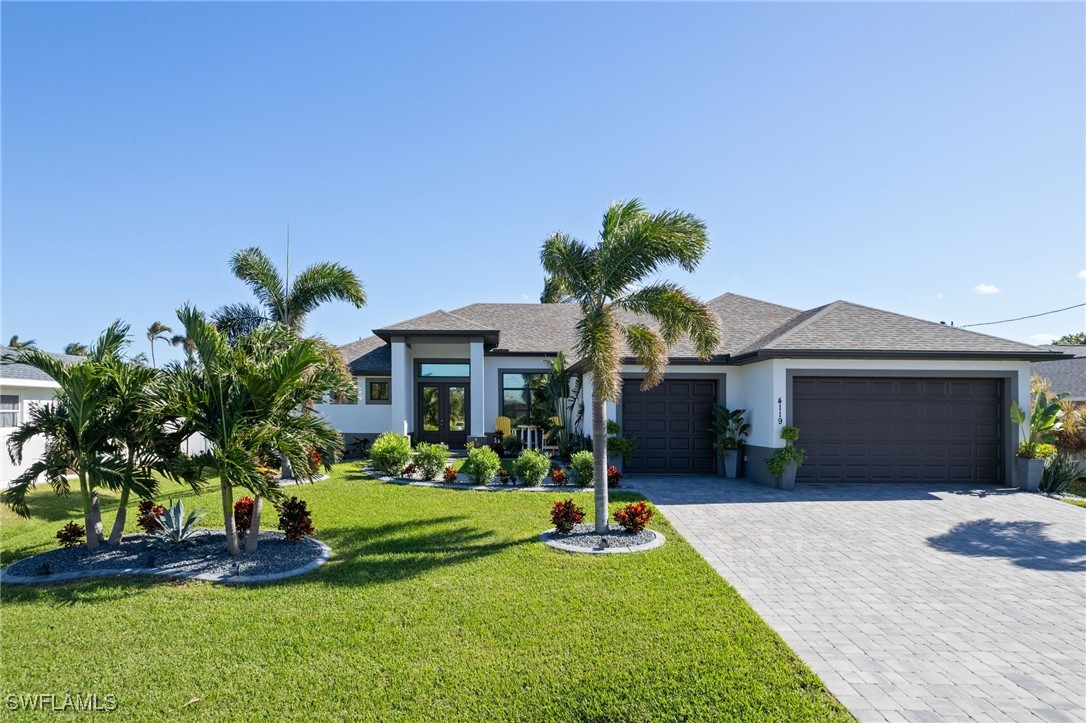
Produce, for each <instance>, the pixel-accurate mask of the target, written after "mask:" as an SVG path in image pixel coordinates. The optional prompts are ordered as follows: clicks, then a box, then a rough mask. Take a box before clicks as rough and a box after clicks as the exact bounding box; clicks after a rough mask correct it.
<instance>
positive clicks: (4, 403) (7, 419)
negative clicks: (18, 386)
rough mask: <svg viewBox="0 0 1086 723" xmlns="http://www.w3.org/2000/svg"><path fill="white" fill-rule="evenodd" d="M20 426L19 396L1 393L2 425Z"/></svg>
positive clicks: (0, 414) (0, 419)
mask: <svg viewBox="0 0 1086 723" xmlns="http://www.w3.org/2000/svg"><path fill="white" fill-rule="evenodd" d="M18 426H19V396H18V395H17V394H0V427H18Z"/></svg>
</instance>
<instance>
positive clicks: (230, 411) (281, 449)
mask: <svg viewBox="0 0 1086 723" xmlns="http://www.w3.org/2000/svg"><path fill="white" fill-rule="evenodd" d="M177 316H178V319H180V321H181V324H182V325H183V326H184V328H185V334H186V335H187V336H188V337H190V338H191V339H192V341H193V345H194V347H195V350H196V351H195V353H196V356H197V358H198V360H199V364H198V365H196V366H195V367H191V368H186V367H184V366H182V365H180V364H177V363H174V364H172V365H170V366H168V367H167V370H166V374H167V377H168V383H167V384H166V385H165V387H166V389H168V390H169V392H168V393H169V394H170V395H171V401H170V403H169V405H170V406H171V407H173V408H175V409H177V410H178V413H179V415H180V416H181V417H183V418H184V419H185V423H186V425H187V426H188V429H189V430H191V431H194V432H199V433H200V434H202V435H203V436H204V437H205V438H206V439H207V441H208V444H209V446H210V449H208V450H207V451H206V452H201V453H199V454H196V455H193V456H191V457H190V458H188V460H187V464H186V465H185V467H186V469H185V471H184V474H185V476H186V477H188V478H189V479H190V480H193V481H197V480H198V479H203V478H204V477H206V475H207V474H208V472H209V471H210V472H212V473H214V474H216V475H218V477H219V489H220V495H221V498H222V509H223V518H224V520H225V526H226V547H227V550H228V551H229V552H230V554H231V555H236V554H238V553H239V552H240V550H239V544H238V534H237V529H236V527H235V523H234V493H233V489H234V487H235V486H240V487H242V488H244V489H246V490H248V491H249V492H251V493H253V495H254V497H255V500H254V507H253V521H252V525H251V527H250V529H249V533H248V535H247V536H246V545H245V547H246V550H255V549H256V546H257V542H258V539H259V534H260V515H261V510H262V505H263V498H265V497H267V498H269V499H272V500H276V499H278V498H279V497H281V496H282V490H281V489H280V487H279V484H278V479H277V478H278V473H277V471H276V470H274V469H272V468H271V466H272V464H273V460H274V459H275V458H276V457H278V458H280V459H283V460H289V461H290V463H291V464H292V466H294V467H295V468H298V469H302V470H306V472H307V473H309V475H310V476H311V475H312V473H313V472H315V471H316V463H315V462H314V459H313V453H314V452H315V453H316V454H317V455H318V457H319V460H320V463H321V464H323V465H324V466H325V467H326V468H327V469H330V468H331V464H332V463H333V462H334V461H336V460H337V459H339V457H340V456H341V455H342V452H343V440H342V437H341V436H340V434H339V432H337V431H336V430H335V429H334V428H333V427H332V426H331V425H329V424H328V423H327V422H326V421H324V419H323V418H321V417H319V416H314V415H312V414H310V413H309V411H308V407H307V404H306V403H307V402H308V401H309V400H311V399H313V398H314V397H315V396H317V395H318V394H319V393H321V391H322V390H323V389H326V388H327V385H328V383H329V379H328V375H329V374H330V373H331V372H330V371H329V370H328V368H327V367H326V365H325V359H324V357H323V356H322V354H321V352H320V350H319V349H318V345H317V342H315V341H314V340H312V339H298V338H296V337H295V336H294V335H293V334H292V333H291V332H290V331H289V330H287V329H286V328H285V327H283V326H280V325H278V324H266V325H263V326H260V327H259V328H257V329H256V330H254V331H252V332H251V333H249V334H246V335H245V336H243V337H241V338H239V339H237V340H235V342H234V343H233V344H230V343H228V340H227V335H226V334H225V333H223V332H221V331H219V329H218V328H216V326H215V325H213V324H211V323H210V322H208V321H207V319H205V317H204V315H203V314H201V313H200V312H198V311H197V310H196V309H194V308H192V307H190V306H185V307H182V308H181V309H179V310H178V312H177Z"/></svg>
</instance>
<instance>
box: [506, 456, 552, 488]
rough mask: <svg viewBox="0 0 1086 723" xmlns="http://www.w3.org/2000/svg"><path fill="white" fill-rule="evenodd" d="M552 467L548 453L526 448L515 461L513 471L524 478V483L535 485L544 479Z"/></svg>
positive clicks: (530, 485)
mask: <svg viewBox="0 0 1086 723" xmlns="http://www.w3.org/2000/svg"><path fill="white" fill-rule="evenodd" d="M550 468H551V461H550V460H549V459H547V455H545V454H543V453H542V452H539V451H537V450H534V449H526V450H524V451H523V452H521V453H520V456H519V457H517V461H516V462H514V463H513V471H514V472H516V475H517V477H520V478H521V479H522V480H524V484H526V485H528V486H529V487H534V486H536V485H538V484H539V483H540V482H542V481H543V478H544V477H546V476H547V472H548V471H549V470H550Z"/></svg>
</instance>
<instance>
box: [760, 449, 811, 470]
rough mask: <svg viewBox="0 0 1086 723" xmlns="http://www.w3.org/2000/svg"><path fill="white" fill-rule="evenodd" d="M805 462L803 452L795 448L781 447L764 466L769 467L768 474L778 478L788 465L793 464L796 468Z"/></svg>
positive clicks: (805, 458)
mask: <svg viewBox="0 0 1086 723" xmlns="http://www.w3.org/2000/svg"><path fill="white" fill-rule="evenodd" d="M805 461H807V456H806V455H805V454H803V450H801V449H798V448H797V447H781V448H780V449H778V450H777V451H776V452H774V453H773V456H772V457H770V458H769V459H767V460H766V461H765V466H766V467H769V473H770V474H771V475H773V476H774V477H780V476H781V475H782V474H784V471H785V470H786V469H787V468H788V465H790V464H794V465H796V466H797V467H798V466H799V465H801V464H803V463H804V462H805Z"/></svg>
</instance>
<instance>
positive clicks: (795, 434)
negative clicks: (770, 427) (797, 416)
mask: <svg viewBox="0 0 1086 723" xmlns="http://www.w3.org/2000/svg"><path fill="white" fill-rule="evenodd" d="M781 439H783V440H784V441H785V442H795V441H797V440H798V439H799V427H783V428H781Z"/></svg>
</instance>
